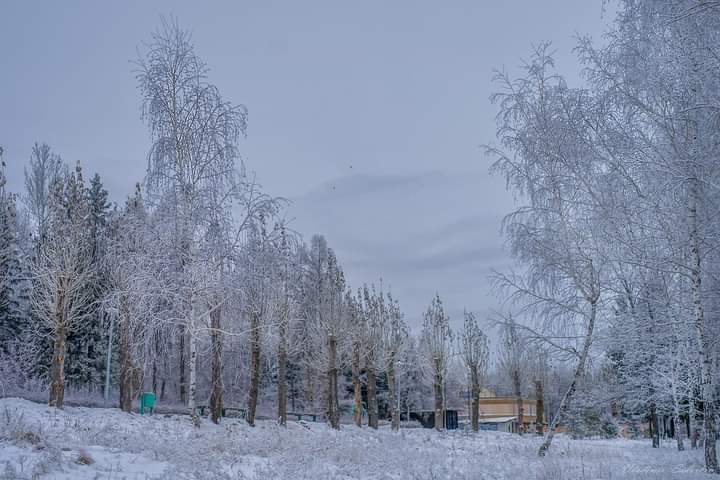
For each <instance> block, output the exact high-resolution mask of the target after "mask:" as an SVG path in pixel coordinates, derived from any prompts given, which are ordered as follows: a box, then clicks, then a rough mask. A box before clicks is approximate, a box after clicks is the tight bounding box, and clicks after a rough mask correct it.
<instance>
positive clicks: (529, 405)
mask: <svg viewBox="0 0 720 480" xmlns="http://www.w3.org/2000/svg"><path fill="white" fill-rule="evenodd" d="M479 400H480V401H479V407H478V408H479V410H480V411H479V417H480V423H481V424H483V423H484V424H485V425H487V428H485V430H498V431H506V430H504V428H505V424H507V423H508V422H510V424H511V427H510V430H509V431H510V432H512V433H516V432H518V431H519V430H520V429H521V428H522V429H523V431H525V432H531V431H534V430H535V422H536V420H537V401H535V400H531V399H527V398H523V399H522V406H523V416H522V425H520V424H519V418H520V412H519V411H518V401H517V398H515V397H497V396H495V394H494V393H493V392H491V391H489V390H485V389H483V391H482V392H480V399H479ZM495 427H497V428H495Z"/></svg>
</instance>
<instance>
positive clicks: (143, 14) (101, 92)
mask: <svg viewBox="0 0 720 480" xmlns="http://www.w3.org/2000/svg"><path fill="white" fill-rule="evenodd" d="M162 15H165V16H168V15H174V16H176V17H177V18H178V20H179V22H180V24H181V26H183V27H184V28H187V29H189V30H191V31H192V32H193V41H194V43H195V46H196V51H197V52H198V54H199V55H200V56H201V57H202V58H203V59H204V60H205V61H206V62H207V64H208V66H209V67H210V69H211V71H210V80H211V81H212V82H213V83H215V84H216V85H218V87H219V88H220V91H221V92H222V94H223V95H224V97H225V98H226V99H227V100H229V101H231V102H233V103H242V104H244V105H246V106H247V108H248V110H249V126H248V131H247V139H245V140H243V141H242V144H241V147H240V149H241V151H242V153H243V157H244V158H245V161H246V163H247V165H248V167H249V168H250V169H252V170H254V171H255V172H257V175H258V179H259V180H260V182H261V183H262V184H263V185H264V186H265V189H266V190H267V191H268V193H270V194H272V195H279V196H285V197H288V198H289V199H291V200H292V201H293V205H292V207H291V209H290V214H289V215H290V217H291V218H293V219H294V220H293V227H294V228H295V229H296V230H298V231H299V232H301V233H302V234H303V235H304V236H305V238H306V239H309V237H310V235H311V234H313V233H315V232H319V233H323V234H324V235H325V236H326V237H327V239H328V242H329V244H330V246H331V247H332V248H334V249H335V251H336V252H337V254H338V257H339V258H340V261H341V262H342V264H343V266H344V268H345V271H346V276H347V278H348V280H349V282H350V283H351V284H352V285H353V286H354V287H357V286H360V285H361V284H362V283H363V282H373V281H377V279H378V278H380V277H382V279H383V284H384V285H391V286H392V290H393V293H394V295H395V296H396V297H397V298H398V299H399V300H400V302H401V305H402V306H403V308H404V310H405V311H406V316H407V319H408V321H409V322H410V323H411V325H413V327H414V328H417V326H419V325H420V323H421V320H420V318H421V314H422V312H423V310H424V309H425V307H426V305H427V304H428V303H429V301H430V299H431V297H432V296H433V295H434V293H435V292H436V291H437V292H439V293H440V295H441V297H442V298H443V299H444V301H445V304H446V307H447V309H448V311H449V312H450V313H451V316H452V317H453V320H454V323H455V324H456V325H457V322H459V321H460V317H461V314H462V309H463V308H464V307H465V308H468V309H471V310H476V311H478V313H479V314H480V315H481V316H483V315H485V314H486V313H487V312H488V311H489V310H491V309H494V308H496V307H497V304H498V303H497V301H496V300H495V299H494V298H493V297H492V296H491V295H490V288H489V282H488V275H489V273H490V271H491V269H493V268H496V269H497V268H500V269H502V268H506V267H507V266H508V265H509V264H510V260H509V258H508V256H507V254H506V253H504V251H503V240H502V238H501V237H500V235H499V228H500V220H501V218H502V216H503V215H504V214H506V213H508V212H509V211H510V210H511V209H512V208H513V201H512V198H511V196H510V195H509V194H507V193H506V192H505V190H504V183H503V181H502V179H500V178H497V177H491V176H490V175H489V174H488V165H489V159H487V158H486V157H485V156H484V155H483V153H482V149H481V148H480V145H482V144H484V143H487V142H492V141H493V139H494V134H495V123H494V115H495V112H496V108H495V107H494V106H493V105H491V103H490V101H489V96H490V94H491V93H492V91H493V84H492V81H491V80H492V71H493V69H496V68H505V69H507V70H509V71H511V72H516V71H517V67H518V65H520V63H521V59H522V58H527V57H528V54H529V52H530V50H531V44H533V43H538V42H539V41H543V40H550V41H552V42H553V44H554V46H555V48H556V49H557V55H556V58H557V64H558V67H559V69H560V71H561V72H563V73H566V74H568V78H569V79H570V80H571V81H574V80H576V79H577V74H576V72H577V62H576V60H575V59H574V56H573V55H572V48H573V46H574V44H575V40H574V39H573V36H574V35H575V34H576V33H583V34H590V35H592V36H593V37H594V38H595V39H600V34H601V32H602V31H603V30H604V29H605V25H606V24H607V23H609V22H610V21H611V20H612V15H611V14H609V13H607V12H605V13H603V10H602V3H601V2H589V1H577V0H545V1H535V0H526V1H519V0H518V1H502V2H500V1H478V0H467V1H448V2H435V1H432V2H431V1H428V2H425V1H394V2H389V1H362V2H349V1H302V2H301V1H287V2H278V1H259V0H258V1H252V2H251V1H243V0H238V1H232V2H225V3H216V2H198V1H184V2H178V1H173V2H160V1H154V2H146V1H134V2H126V1H123V2H97V1H83V2H80V1H63V2H50V1H48V2H36V1H23V2H20V1H18V2H12V3H11V2H3V3H2V6H0V145H3V146H4V148H5V161H6V163H7V164H8V176H9V183H10V188H11V189H12V190H14V191H19V190H20V189H21V188H22V169H23V165H24V164H25V163H26V162H27V159H28V158H29V155H30V149H31V147H32V144H33V142H35V141H41V142H47V143H48V144H50V145H51V146H52V147H53V149H54V151H55V152H57V153H59V154H60V155H61V156H62V157H63V158H64V159H65V160H66V161H67V162H68V163H71V164H74V162H75V161H77V160H80V161H81V162H82V164H83V166H84V168H85V169H86V172H87V175H88V176H89V175H90V174H92V173H93V172H98V173H100V175H101V176H102V177H103V179H104V182H105V184H106V187H107V188H108V190H110V192H111V195H112V198H113V200H115V201H118V202H120V201H122V200H123V199H124V197H125V196H126V195H127V194H128V193H130V192H131V190H132V186H133V185H134V183H135V182H137V181H140V180H142V178H143V175H144V172H145V167H146V164H147V163H146V156H147V151H148V147H149V140H148V133H147V129H146V127H145V126H144V125H143V123H142V121H141V119H140V98H139V93H138V91H137V88H136V81H135V78H134V75H133V73H132V70H133V65H132V63H131V61H132V60H133V59H135V58H136V56H137V54H136V49H137V48H142V42H143V41H146V40H148V39H149V35H150V32H151V31H152V30H153V29H155V28H156V27H157V26H158V25H159V23H160V17H161V16H162Z"/></svg>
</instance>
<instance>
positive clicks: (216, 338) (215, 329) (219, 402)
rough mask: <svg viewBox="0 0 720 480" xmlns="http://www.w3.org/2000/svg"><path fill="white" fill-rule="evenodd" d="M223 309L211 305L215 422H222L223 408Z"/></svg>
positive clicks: (211, 414)
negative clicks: (221, 324)
mask: <svg viewBox="0 0 720 480" xmlns="http://www.w3.org/2000/svg"><path fill="white" fill-rule="evenodd" d="M221 315H222V310H221V307H220V305H219V304H218V305H214V306H211V310H210V328H211V330H210V342H211V348H212V364H211V366H210V374H211V384H212V386H211V390H210V416H211V419H212V421H213V423H216V424H217V423H220V417H222V408H223V383H222V350H223V344H222V332H221V331H220V319H221Z"/></svg>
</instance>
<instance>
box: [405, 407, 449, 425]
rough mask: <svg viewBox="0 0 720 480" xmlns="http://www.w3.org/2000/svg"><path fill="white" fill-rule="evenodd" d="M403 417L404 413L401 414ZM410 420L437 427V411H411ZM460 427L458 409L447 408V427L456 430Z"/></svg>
mask: <svg viewBox="0 0 720 480" xmlns="http://www.w3.org/2000/svg"><path fill="white" fill-rule="evenodd" d="M401 418H402V414H401ZM410 420H415V421H417V422H419V423H420V424H421V425H422V426H423V427H424V428H435V411H433V410H422V411H417V412H410ZM457 428H458V411H457V410H445V429H446V430H456V429H457Z"/></svg>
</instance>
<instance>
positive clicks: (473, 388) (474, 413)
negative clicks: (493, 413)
mask: <svg viewBox="0 0 720 480" xmlns="http://www.w3.org/2000/svg"><path fill="white" fill-rule="evenodd" d="M470 396H471V397H472V398H471V399H470V425H471V426H472V430H473V432H477V431H479V430H480V379H479V376H478V371H477V367H473V370H472V372H471V373H470Z"/></svg>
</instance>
